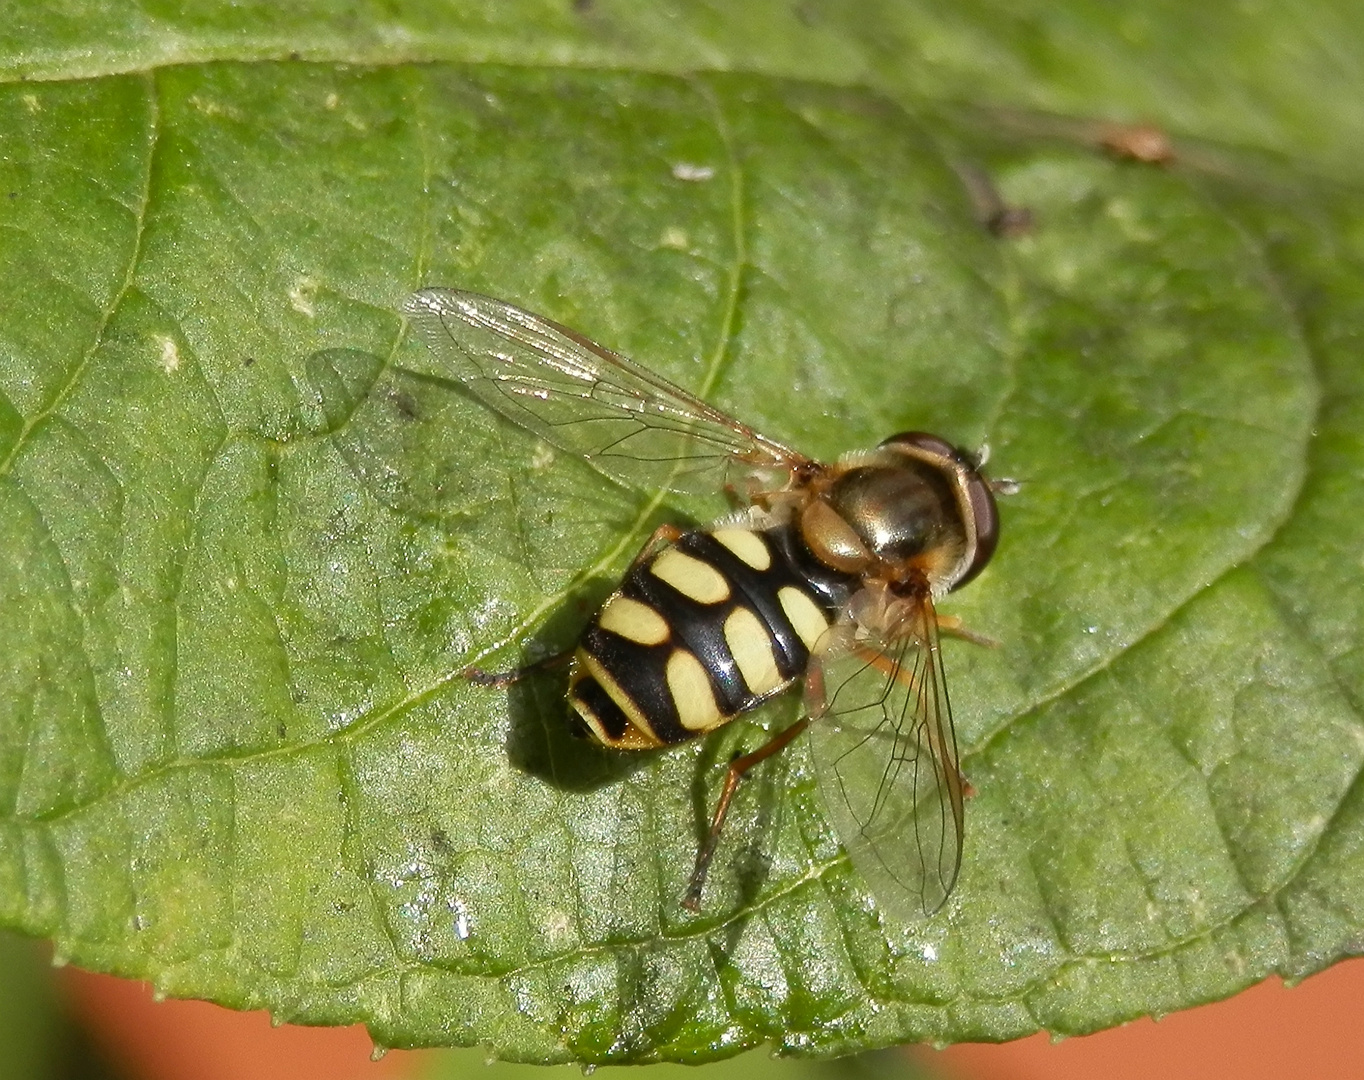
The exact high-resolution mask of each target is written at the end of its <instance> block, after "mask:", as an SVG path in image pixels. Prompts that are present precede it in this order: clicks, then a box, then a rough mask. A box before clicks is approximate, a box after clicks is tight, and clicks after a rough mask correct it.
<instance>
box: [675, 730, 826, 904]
mask: <svg viewBox="0 0 1364 1080" xmlns="http://www.w3.org/2000/svg"><path fill="white" fill-rule="evenodd" d="M809 726H810V718H809V717H808V716H802V717H801V718H800V719H799V720H797V721H796V722H795V723H794V724H792V725H791V726H790V727H788V728H786V729H785V730H784V731H782V732H780V733H778V734H776V735H774V736H773V737H772V738H770V739H768V740H767V742H765V743H763V744H762V746H760V747H758V749H756V750H754V751H753V752H752V753H751V754H745V755H744V756H743V757H739V758H735V759H734V760H733V761H731V762H730V763H729V772H728V773H727V774H726V776H725V786H724V789H723V790H722V791H721V792H720V801H719V802H718V803H717V804H716V806H715V816H714V817H712V818H711V820H710V833H709V834H708V835H707V836H706V842H705V843H704V844H703V845H702V846H701V850H700V851H699V852H697V854H696V866H695V868H694V869H693V870H692V872H691V881H690V882H688V883H687V891H686V893H685V894H684V895H683V897H682V906H683V907H684V908H686V909H687V910H688V911H700V910H701V890H702V889H704V888H705V885H706V873H707V871H708V870H709V869H710V861H711V859H712V858H714V857H715V848H716V845H717V844H719V842H720V830H721V829H722V828H723V827H724V824H725V817H726V816H727V815H728V814H729V804H730V801H731V800H732V799H733V798H734V792H735V790H736V789H737V788H738V786H739V781H740V780H742V779H743V778H744V774H745V773H746V772H748V770H749V769H751V768H753V766H754V765H757V764H759V763H760V762H763V761H766V760H767V759H768V758H770V757H771V756H772V755H773V754H776V753H779V752H780V751H782V750H784V749H786V747H787V746H788V745H789V744H790V743H791V741H792V740H793V739H795V737H796V736H797V735H799V734H800V733H801V732H802V731H804V730H805V729H806V728H807V727H809Z"/></svg>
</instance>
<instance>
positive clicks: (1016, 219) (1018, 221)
mask: <svg viewBox="0 0 1364 1080" xmlns="http://www.w3.org/2000/svg"><path fill="white" fill-rule="evenodd" d="M957 175H958V176H959V177H960V178H961V182H962V184H963V185H964V186H965V188H966V194H967V195H968V196H970V199H971V207H972V209H973V210H974V211H975V215H976V220H977V221H979V222H980V223H981V224H982V225H984V226H985V228H986V229H988V230H989V231H990V233H991V235H993V236H998V237H1000V238H1001V239H1005V240H1011V239H1013V238H1014V237H1017V236H1023V235H1025V234H1027V233H1030V232H1032V229H1033V224H1034V222H1033V216H1032V211H1031V210H1029V209H1028V208H1027V207H1026V206H1012V205H1010V204H1009V203H1007V202H1005V201H1004V196H1003V195H1001V194H1000V193H999V189H998V188H996V187H995V185H994V181H993V180H991V179H990V176H989V175H988V174H987V173H986V172H985V170H983V169H980V168H978V167H976V166H975V165H971V164H968V163H965V162H963V163H960V164H958V165H957Z"/></svg>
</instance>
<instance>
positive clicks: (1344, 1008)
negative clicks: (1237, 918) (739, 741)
mask: <svg viewBox="0 0 1364 1080" xmlns="http://www.w3.org/2000/svg"><path fill="white" fill-rule="evenodd" d="M60 981H61V983H62V985H63V986H64V988H65V991H66V993H67V995H68V997H69V999H70V1001H71V1002H72V1004H73V1006H74V1008H75V1011H76V1012H77V1014H78V1016H79V1018H80V1019H81V1021H82V1022H83V1024H84V1025H85V1026H86V1027H87V1029H88V1030H89V1031H90V1033H91V1036H92V1038H93V1040H94V1041H95V1043H96V1045H97V1046H98V1047H100V1048H101V1049H102V1050H103V1051H104V1053H105V1054H106V1055H107V1057H108V1059H109V1060H110V1062H112V1063H114V1064H115V1065H116V1066H118V1067H119V1070H120V1072H122V1073H123V1074H124V1075H126V1076H127V1077H129V1078H130V1080H191V1078H192V1080H408V1078H412V1080H416V1078H418V1077H420V1076H421V1075H422V1074H423V1073H424V1072H426V1071H427V1069H426V1067H427V1066H428V1065H429V1064H431V1060H430V1058H429V1056H428V1054H427V1053H421V1052H419V1053H404V1052H392V1053H389V1054H388V1055H386V1056H385V1057H383V1058H382V1059H381V1060H379V1061H377V1062H376V1061H371V1060H370V1054H371V1049H372V1047H371V1044H370V1040H369V1036H368V1035H367V1034H366V1033H365V1031H364V1029H363V1028H360V1027H353V1028H343V1029H328V1028H303V1027H293V1026H289V1025H284V1026H281V1027H273V1026H271V1024H270V1021H269V1019H268V1017H267V1016H266V1015H265V1014H264V1013H261V1012H255V1013H236V1012H232V1011H230V1010H228V1009H223V1008H219V1007H218V1006H216V1005H210V1004H208V1003H206V1002H200V1001H166V1002H160V1003H157V1002H154V1001H153V1000H152V997H151V994H150V992H149V991H148V989H147V987H146V986H145V984H142V983H134V982H128V981H125V980H122V979H115V978H111V977H109V976H105V975H92V974H89V973H88V972H83V971H78V970H74V969H66V970H63V971H62V972H61V975H60ZM1361 1001H1364V959H1358V960H1352V961H1348V962H1346V963H1342V964H1338V965H1336V966H1335V967H1333V968H1331V969H1329V970H1327V971H1324V972H1322V973H1321V974H1319V975H1316V976H1313V977H1312V978H1310V979H1308V980H1306V981H1305V982H1303V983H1302V984H1300V985H1299V986H1296V987H1294V988H1292V989H1288V988H1285V987H1284V986H1283V984H1282V983H1280V982H1279V981H1278V980H1277V979H1271V980H1268V981H1267V982H1264V983H1261V984H1260V985H1259V986H1256V987H1252V988H1251V989H1250V990H1247V991H1246V992H1245V993H1242V994H1240V995H1238V996H1237V997H1235V998H1232V999H1231V1000H1229V1001H1224V1002H1219V1003H1218V1004H1215V1005H1205V1006H1203V1007H1201V1008H1197V1009H1190V1010H1188V1011H1186V1012H1181V1013H1175V1014H1173V1015H1171V1016H1168V1017H1166V1018H1165V1019H1164V1020H1162V1021H1160V1022H1159V1023H1154V1022H1152V1021H1150V1020H1140V1021H1137V1022H1135V1023H1132V1024H1129V1025H1128V1026H1126V1027H1123V1028H1118V1029H1115V1030H1112V1031H1105V1032H1100V1033H1099V1034H1096V1035H1090V1036H1086V1037H1083V1038H1075V1039H1067V1040H1064V1041H1062V1042H1060V1043H1056V1044H1053V1043H1052V1042H1051V1041H1050V1040H1049V1039H1048V1038H1047V1037H1046V1036H1045V1035H1038V1036H1034V1037H1032V1038H1030V1039H1023V1040H1020V1041H1018V1042H1014V1043H1006V1044H1003V1045H999V1046H995V1045H985V1044H969V1045H962V1046H955V1047H951V1048H949V1049H947V1050H944V1051H942V1052H941V1053H939V1052H936V1051H933V1050H929V1049H927V1048H922V1047H919V1048H915V1049H914V1050H913V1051H912V1053H913V1054H914V1056H915V1058H916V1060H918V1061H920V1062H921V1063H923V1064H924V1065H926V1066H928V1067H929V1068H931V1069H933V1070H934V1071H935V1072H937V1073H939V1074H940V1075H942V1076H943V1077H946V1078H950V1080H1079V1078H1084V1080H1091V1078H1095V1077H1102V1078H1103V1080H1149V1078H1150V1077H1151V1076H1160V1077H1162V1078H1163V1080H1203V1078H1206V1077H1236V1078H1237V1080H1282V1077H1284V1076H1310V1077H1313V1080H1347V1078H1348V1080H1357V1078H1359V1077H1361V1076H1364V1024H1361V1023H1360V1013H1361V1007H1360V1002H1361ZM544 1075H545V1076H546V1077H550V1076H553V1075H554V1074H553V1073H552V1072H548V1073H545V1074H544Z"/></svg>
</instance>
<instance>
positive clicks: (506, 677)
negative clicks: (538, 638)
mask: <svg viewBox="0 0 1364 1080" xmlns="http://www.w3.org/2000/svg"><path fill="white" fill-rule="evenodd" d="M572 659H573V649H572V648H569V649H565V650H564V651H563V652H557V653H551V654H550V655H549V656H546V657H544V658H543V659H540V660H536V661H535V662H534V663H531V664H525V665H524V666H522V667H519V668H512V669H511V670H510V671H484V670H483V669H482V668H477V667H467V668H465V669H464V670H463V671H461V672H460V674H461V675H462V676H464V678H466V679H468V680H469V681H470V682H471V683H473V684H474V685H475V686H488V687H492V688H493V689H495V690H505V689H506V688H507V687H509V686H512V685H514V684H515V683H519V682H520V681H521V680H522V679H524V678H525V677H526V676H527V675H536V674H538V673H540V672H541V671H549V670H551V669H553V668H557V667H562V666H563V665H564V664H567V663H568V662H569V661H570V660H572Z"/></svg>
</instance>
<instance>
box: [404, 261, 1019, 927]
mask: <svg viewBox="0 0 1364 1080" xmlns="http://www.w3.org/2000/svg"><path fill="white" fill-rule="evenodd" d="M403 313H404V314H405V315H406V316H407V317H408V319H409V320H410V321H411V323H412V324H413V325H414V326H415V327H416V329H417V331H418V333H419V334H420V336H421V337H422V338H423V339H424V340H425V342H426V344H427V346H429V348H430V349H431V351H432V353H433V354H434V356H435V358H436V360H437V362H438V363H439V365H440V368H441V373H442V374H443V375H450V376H452V377H453V378H455V379H457V380H459V381H460V382H462V383H463V385H464V386H466V387H467V388H468V389H469V390H470V391H471V392H472V393H473V394H474V395H476V396H477V397H478V398H479V399H480V400H482V401H483V402H484V403H485V404H486V405H488V406H490V407H491V408H493V409H494V410H496V411H497V412H499V413H501V414H502V415H504V416H506V417H508V418H509V419H511V420H513V421H515V422H516V423H517V424H519V425H521V426H522V427H524V428H526V429H528V430H529V431H531V432H534V433H535V434H536V435H538V436H539V437H541V438H542V439H544V440H546V441H547V442H549V443H552V444H553V445H555V446H557V447H560V448H561V449H564V450H568V451H571V452H572V453H574V454H578V455H580V456H582V457H584V458H586V459H587V460H588V461H589V462H590V463H591V464H592V465H594V466H595V467H596V468H597V469H599V470H600V471H601V472H603V473H605V474H606V475H607V476H609V477H612V478H615V479H618V480H620V481H623V482H625V483H626V484H628V485H630V486H634V487H639V486H647V487H649V488H652V489H653V490H673V491H695V490H698V489H699V490H709V491H711V492H715V491H716V490H717V489H718V488H721V487H725V488H727V490H729V491H730V492H731V493H736V492H737V491H739V490H741V491H742V493H743V495H744V496H745V498H746V505H745V506H744V508H743V509H742V510H740V511H738V512H737V513H734V514H731V515H729V516H728V517H725V518H722V519H720V520H719V521H717V522H716V523H715V524H713V525H711V526H709V527H707V528H702V529H692V530H682V529H679V528H675V527H671V526H663V527H661V528H660V529H658V530H657V532H656V533H655V534H654V535H653V536H652V537H651V538H650V539H649V541H648V542H647V543H646V544H645V545H644V547H643V548H642V549H641V551H640V552H639V554H638V555H637V556H636V557H635V559H634V562H633V563H632V564H631V565H630V567H629V569H628V570H627V571H626V573H625V576H624V579H623V580H622V582H621V584H620V586H619V587H618V588H617V589H616V590H615V592H613V593H612V594H611V595H610V596H609V597H608V598H607V600H606V602H605V603H604V604H603V605H602V607H601V609H600V610H599V611H598V612H597V614H596V615H595V616H594V617H593V619H592V621H591V622H590V623H589V625H588V627H587V629H586V630H585V631H584V632H583V634H582V636H581V637H580V638H579V640H578V643H577V646H576V647H575V648H574V649H573V650H572V652H571V653H566V654H564V656H563V659H565V660H568V661H569V662H570V663H571V668H570V674H569V682H568V704H569V705H570V706H571V717H572V719H573V721H574V722H575V723H576V725H577V728H578V729H579V733H580V734H585V735H586V736H588V737H590V738H592V739H595V740H596V741H597V742H598V743H600V744H602V745H604V746H607V747H612V748H615V749H619V750H642V749H649V748H655V747H662V746H669V745H672V744H675V743H679V742H684V741H686V740H688V739H693V738H696V737H698V736H701V735H703V734H705V733H707V732H709V731H712V730H714V729H715V728H717V727H719V726H721V725H722V724H725V723H727V722H729V721H730V720H732V719H734V718H735V717H736V716H738V715H739V714H740V713H743V712H747V711H748V710H750V709H753V708H756V707H757V706H758V705H760V704H762V703H763V702H766V701H768V700H769V699H771V698H773V697H775V696H776V695H778V694H781V693H783V692H785V691H787V690H788V689H790V688H791V687H793V686H794V684H796V683H797V682H803V686H804V706H805V707H804V710H803V715H802V716H801V717H800V718H799V719H798V720H796V721H795V722H794V723H793V724H791V725H790V726H788V727H786V728H785V729H784V730H782V731H781V732H779V733H778V734H777V735H775V736H774V737H773V738H771V739H770V740H769V741H768V742H766V743H765V744H764V745H762V746H760V747H758V748H757V749H756V750H753V751H752V752H750V753H748V754H746V755H744V756H742V757H738V758H736V759H735V760H733V761H732V762H731V763H730V766H729V771H728V773H727V775H726V779H725V784H724V787H723V789H722V792H721V795H720V798H719V800H718V802H717V805H716V809H715V813H714V816H713V817H712V819H711V825H710V831H709V834H708V836H707V838H706V840H705V842H704V843H703V844H702V845H701V848H700V850H699V852H698V854H697V858H696V864H695V867H694V869H693V871H692V875H691V879H690V883H689V885H688V887H687V890H686V893H685V896H684V898H683V903H684V904H685V905H686V906H687V907H688V908H690V909H692V910H698V909H699V907H700V900H701V892H702V888H703V886H704V884H705V879H706V873H707V868H708V867H709V865H710V862H711V859H712V856H713V855H714V853H715V850H716V846H717V843H718V841H719V838H720V834H721V829H722V826H723V825H724V821H725V816H726V814H727V812H728V810H729V806H730V801H731V799H732V798H733V795H734V792H735V789H736V787H737V786H738V784H739V782H740V780H741V779H742V778H743V776H744V774H745V773H747V771H748V770H749V769H750V768H752V767H753V766H754V765H756V764H758V763H759V762H761V761H763V760H765V759H766V758H768V757H770V756H771V755H773V754H775V753H777V752H778V751H780V750H781V749H783V748H784V747H786V746H787V745H788V744H790V743H791V742H792V741H793V740H794V739H795V738H796V737H797V736H798V735H800V734H801V733H802V732H803V731H805V730H806V729H807V728H808V729H809V730H810V732H811V735H812V738H813V740H814V748H815V752H816V759H817V767H818V770H819V774H820V778H821V783H822V787H823V790H824V794H825V802H826V804H827V807H828V810H829V812H830V815H831V817H832V819H833V822H834V825H835V827H836V829H837V831H838V833H839V838H840V840H841V841H842V843H843V845H844V847H845V848H846V850H847V851H848V853H849V855H850V856H851V858H852V860H853V864H854V866H855V867H856V868H857V869H858V870H859V872H860V873H861V874H862V876H863V877H864V878H865V879H866V880H867V882H868V884H869V885H870V886H871V887H872V890H873V893H874V894H875V895H876V897H877V899H878V901H879V902H880V903H881V905H882V906H883V907H885V908H887V909H888V910H890V911H892V912H894V913H900V914H912V915H920V916H922V915H925V914H931V913H932V912H934V911H935V910H937V909H938V908H939V907H940V906H941V905H942V903H943V902H944V900H946V898H947V895H948V893H949V892H951V890H952V887H953V885H954V884H955V882H956V879H957V873H958V870H959V869H960V865H961V838H962V819H963V802H964V795H965V794H966V792H967V791H968V790H969V788H968V785H967V783H966V781H965V779H964V778H963V777H962V775H961V772H960V771H959V768H958V759H957V743H956V736H955V733H954V731H953V727H952V712H951V707H950V704H949V701H948V696H947V683H946V680H945V678H944V674H943V666H942V655H941V651H940V648H939V631H940V630H943V631H947V632H953V633H960V634H961V635H962V636H965V637H971V635H969V634H967V633H966V632H965V631H962V630H961V629H960V627H959V625H958V624H956V622H955V621H954V620H950V619H947V618H944V617H940V616H939V615H937V613H936V612H935V610H934V602H935V600H937V599H938V598H940V597H941V596H943V595H944V594H945V593H947V592H949V591H950V590H952V589H955V588H959V587H960V586H962V585H964V584H966V582H968V581H970V580H971V579H972V578H974V577H975V576H976V575H977V574H979V573H980V571H981V570H982V569H983V568H984V566H985V564H986V563H987V562H988V561H989V559H990V556H991V555H992V554H993V552H994V550H995V544H996V541H997V539H998V535H999V519H998V514H997V512H996V508H995V500H994V492H995V491H999V490H1003V488H1004V486H1005V483H1006V482H1003V481H1000V482H996V483H992V482H991V481H989V480H986V479H985V478H984V477H983V476H982V475H981V473H980V468H979V465H980V463H979V462H978V461H977V460H976V459H974V458H973V457H972V456H970V455H968V454H966V453H963V452H962V451H960V450H958V449H957V448H955V447H954V446H952V445H951V444H949V443H947V442H945V441H944V440H942V439H940V438H938V437H937V436H935V435H928V434H925V433H923V432H913V431H911V432H904V433H901V434H898V435H893V436H891V437H890V438H888V439H886V440H885V441H884V442H882V443H881V444H880V445H879V446H877V447H876V448H874V449H872V450H867V451H860V452H856V453H852V454H848V455H846V456H844V457H842V458H840V459H839V460H838V461H837V462H835V463H833V464H824V463H821V462H818V461H815V460H813V459H811V458H808V457H806V456H804V455H803V454H800V453H798V452H796V451H795V450H792V449H790V448H788V447H786V446H783V445H782V444H781V443H779V442H776V441H775V440H772V439H769V438H767V437H766V436H763V435H761V434H759V433H758V432H756V431H754V430H753V429H752V428H750V427H748V426H747V425H746V424H744V423H742V422H740V421H738V420H735V419H734V418H732V417H730V416H727V415H725V414H724V413H722V412H720V411H718V410H716V409H714V408H712V407H711V406H709V405H707V404H706V403H705V402H703V401H701V400H699V399H698V398H696V397H693V396H692V395H690V394H688V393H686V392H685V391H683V390H681V389H679V388H678V387H676V386H673V385H672V384H671V383H669V382H667V381H666V380H664V379H662V378H660V377H659V376H657V375H654V374H653V373H651V372H649V371H647V370H646V369H644V368H643V367H640V366H639V365H638V364H635V363H633V362H632V361H630V360H627V359H626V358H625V357H622V356H619V355H617V354H616V353H613V352H611V351H610V350H608V349H605V348H603V347H601V346H600V345H597V344H594V343H593V342H591V341H588V340H587V339H586V338H584V337H582V336H581V335H579V334H577V333H575V332H574V331H572V330H570V329H568V328H567V327H564V326H561V325H559V324H558V323H555V322H552V321H551V320H549V319H546V318H543V317H542V316H539V315H535V314H532V313H531V312H529V311H525V310H523V309H521V308H518V307H515V306H513V305H512V304H508V303H505V302H504V301H501V300H495V299H492V298H490V297H487V296H480V295H478V294H477V293H471V292H463V291H460V290H455V289H440V288H427V289H422V290H420V291H419V292H417V293H415V294H413V295H412V296H411V297H410V298H409V299H408V301H407V302H406V304H405V305H404V307H403ZM726 481H728V484H726ZM977 640H983V639H977ZM532 666H533V667H539V666H543V665H542V664H540V665H532ZM527 670H529V669H522V671H521V672H511V673H507V674H506V675H488V674H485V673H482V672H479V671H475V670H471V671H470V672H467V673H466V674H468V675H469V676H470V677H471V678H473V679H474V680H475V681H479V682H482V683H485V684H488V685H506V684H508V683H510V682H511V681H513V680H514V679H516V678H518V677H520V675H521V674H524V673H525V671H527Z"/></svg>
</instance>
